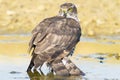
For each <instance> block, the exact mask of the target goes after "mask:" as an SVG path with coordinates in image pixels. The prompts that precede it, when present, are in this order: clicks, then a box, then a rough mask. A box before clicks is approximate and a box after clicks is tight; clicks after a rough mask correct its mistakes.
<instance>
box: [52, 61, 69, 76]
mask: <svg viewBox="0 0 120 80" xmlns="http://www.w3.org/2000/svg"><path fill="white" fill-rule="evenodd" d="M51 67H52V69H53V71H54V72H55V73H56V75H59V76H69V72H68V70H67V69H66V67H65V65H64V64H63V62H62V60H61V59H56V60H55V61H54V62H52V64H51Z"/></svg>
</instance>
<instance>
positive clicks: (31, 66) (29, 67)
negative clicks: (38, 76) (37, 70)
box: [27, 58, 34, 72]
mask: <svg viewBox="0 0 120 80" xmlns="http://www.w3.org/2000/svg"><path fill="white" fill-rule="evenodd" d="M33 66H34V62H33V58H32V59H31V61H30V64H29V66H28V68H27V72H28V71H31V69H32V68H33Z"/></svg>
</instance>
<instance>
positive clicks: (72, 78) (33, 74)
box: [27, 71, 82, 80]
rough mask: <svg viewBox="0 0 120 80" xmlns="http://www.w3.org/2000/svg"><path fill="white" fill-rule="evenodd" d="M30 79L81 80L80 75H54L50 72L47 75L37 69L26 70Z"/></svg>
mask: <svg viewBox="0 0 120 80" xmlns="http://www.w3.org/2000/svg"><path fill="white" fill-rule="evenodd" d="M27 74H28V76H29V78H30V80H76V79H77V80H82V76H69V77H66V76H62V77H61V76H56V75H54V74H53V73H52V72H50V73H48V74H47V75H44V74H40V73H39V72H38V71H34V72H32V71H29V72H27Z"/></svg>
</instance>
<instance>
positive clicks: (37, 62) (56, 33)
mask: <svg viewBox="0 0 120 80" xmlns="http://www.w3.org/2000/svg"><path fill="white" fill-rule="evenodd" d="M67 4H69V3H67ZM67 6H71V5H67ZM65 14H66V13H65ZM60 15H61V14H60ZM60 15H59V16H55V17H50V18H46V19H44V20H43V21H42V22H40V23H39V24H38V25H37V26H36V27H35V29H33V31H32V34H33V36H32V39H31V41H30V43H29V50H31V49H32V48H33V51H32V59H31V63H30V65H29V67H28V69H27V71H30V70H31V69H32V68H33V66H34V69H37V68H38V67H41V66H42V65H43V63H44V62H47V63H48V64H50V65H51V67H52V69H53V71H54V72H56V74H57V75H60V73H61V72H59V71H62V72H64V73H65V74H64V75H70V72H69V70H67V68H66V67H65V65H64V64H63V63H62V59H63V58H64V57H66V56H68V54H69V53H70V52H71V51H72V49H73V48H74V47H75V45H76V44H77V43H78V42H79V39H80V36H81V29H80V25H79V22H78V21H77V20H75V19H73V18H67V17H66V15H65V16H60ZM72 15H73V14H72ZM71 63H72V62H71ZM55 66H61V67H55Z"/></svg>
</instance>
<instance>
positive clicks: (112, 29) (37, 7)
mask: <svg viewBox="0 0 120 80" xmlns="http://www.w3.org/2000/svg"><path fill="white" fill-rule="evenodd" d="M64 2H72V3H74V4H75V5H76V6H77V8H78V17H79V19H80V24H81V28H82V37H81V42H80V43H78V45H77V46H76V50H75V54H74V56H73V61H74V62H75V63H77V64H80V65H78V66H80V68H82V70H83V72H85V73H88V75H89V76H88V77H87V78H91V75H92V76H95V75H97V76H99V75H100V77H97V78H104V79H109V78H110V79H118V78H120V77H118V76H117V74H120V72H118V71H119V70H120V68H119V67H120V60H119V58H120V0H0V75H4V76H3V80H4V79H5V80H7V79H9V78H10V79H11V80H12V79H13V78H15V79H18V78H20V79H21V78H22V79H29V78H28V77H26V76H27V75H26V73H25V70H26V68H27V66H28V64H29V61H30V57H31V56H30V55H29V54H28V52H27V49H28V42H29V40H30V38H31V31H32V29H33V28H35V26H36V25H37V24H38V23H39V22H40V21H42V20H43V19H44V18H48V17H52V16H55V15H57V14H58V11H59V5H61V4H63V3H64ZM78 56H79V57H78ZM79 59H80V60H79ZM76 60H77V61H76ZM85 61H86V62H85ZM87 61H90V62H87ZM80 62H81V63H80ZM82 62H85V63H86V64H85V63H82ZM91 62H92V63H91ZM104 62H105V65H103V66H95V65H96V64H97V65H101V63H102V64H103V63H104ZM89 63H91V64H89ZM106 64H108V65H106ZM113 64H114V65H115V64H116V65H117V66H114V65H113ZM93 65H94V66H93ZM7 66H9V68H8V67H7ZM86 66H91V67H89V68H86ZM104 66H106V67H104ZM111 66H112V67H111ZM3 68H4V69H3ZM19 68H20V69H21V70H22V71H19ZM91 68H96V69H95V70H92V69H91ZM97 69H99V70H97ZM107 69H108V73H106V72H105V71H106V70H107ZM111 69H112V70H113V71H112V74H109V73H111V72H109V70H111ZM102 71H104V73H103V72H102ZM1 72H2V73H1ZM105 74H108V76H107V75H106V76H105ZM114 74H116V76H115V75H114ZM6 76H7V77H6ZM10 79H9V80H10ZM92 80H93V79H92Z"/></svg>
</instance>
